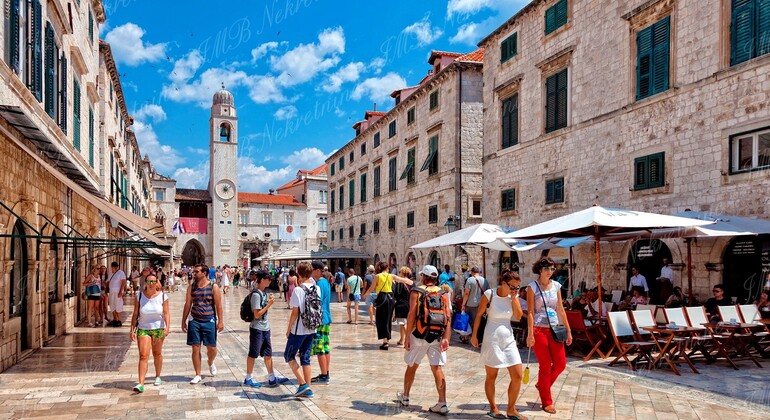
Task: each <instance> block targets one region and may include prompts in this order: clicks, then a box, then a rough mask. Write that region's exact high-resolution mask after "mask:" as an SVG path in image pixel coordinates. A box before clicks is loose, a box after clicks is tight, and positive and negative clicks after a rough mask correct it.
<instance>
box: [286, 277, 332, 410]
mask: <svg viewBox="0 0 770 420" xmlns="http://www.w3.org/2000/svg"><path fill="white" fill-rule="evenodd" d="M318 265H319V266H320V267H317V266H316V262H314V263H313V265H312V266H311V265H310V264H309V263H300V264H299V265H298V266H297V274H298V275H299V283H300V285H299V286H297V287H296V288H295V289H294V293H293V294H292V295H291V299H290V301H289V305H290V306H291V315H290V316H289V324H288V330H287V331H286V338H287V340H286V349H285V350H284V352H283V358H284V360H285V361H286V363H288V364H289V367H290V368H291V370H292V372H293V373H294V376H295V377H296V378H297V383H298V384H299V387H298V388H297V392H295V393H294V396H295V397H302V396H304V397H312V396H313V391H312V390H311V389H310V385H309V384H308V382H309V380H310V378H311V376H310V347H311V345H312V344H313V338H315V333H316V329H317V328H318V327H320V326H321V323H322V317H323V309H322V307H321V297H320V293H319V290H318V286H316V284H315V283H314V282H313V278H320V275H321V271H322V269H323V264H320V263H318ZM311 276H312V278H311ZM297 354H299V363H297V360H296V357H297Z"/></svg>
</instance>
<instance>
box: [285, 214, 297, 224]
mask: <svg viewBox="0 0 770 420" xmlns="http://www.w3.org/2000/svg"><path fill="white" fill-rule="evenodd" d="M283 220H284V223H283V224H285V225H293V224H294V213H286V214H284V215H283Z"/></svg>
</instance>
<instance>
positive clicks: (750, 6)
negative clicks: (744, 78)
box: [730, 0, 755, 65]
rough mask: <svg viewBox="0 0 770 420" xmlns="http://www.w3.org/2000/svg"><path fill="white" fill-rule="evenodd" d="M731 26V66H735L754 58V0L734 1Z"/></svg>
mask: <svg viewBox="0 0 770 420" xmlns="http://www.w3.org/2000/svg"><path fill="white" fill-rule="evenodd" d="M730 26H731V29H730V38H731V39H730V41H731V42H730V43H731V46H730V47H731V48H730V49H731V52H730V64H731V65H735V64H738V63H742V62H744V61H746V60H749V59H751V58H752V57H753V53H754V38H755V28H754V0H733V11H732V18H731V20H730Z"/></svg>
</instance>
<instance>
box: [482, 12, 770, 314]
mask: <svg viewBox="0 0 770 420" xmlns="http://www.w3.org/2000/svg"><path fill="white" fill-rule="evenodd" d="M769 14H770V5H768V4H767V2H761V1H754V0H746V1H727V0H720V1H706V2H689V1H681V0H657V1H656V0H622V1H615V2H613V3H612V7H608V6H607V5H606V4H604V3H603V2H578V1H574V0H535V1H532V2H530V3H529V4H528V5H526V6H524V7H523V8H522V9H521V11H519V12H518V13H517V14H516V15H514V16H513V17H511V18H510V19H509V20H508V21H507V22H505V23H504V24H503V25H502V26H500V27H499V28H497V29H495V30H494V31H493V32H492V33H491V34H489V35H488V36H487V37H486V38H484V39H483V40H482V41H481V42H480V43H479V46H480V47H483V48H485V54H484V104H485V113H484V138H485V141H484V158H483V161H484V188H483V189H484V192H485V194H486V196H485V200H484V205H483V212H484V218H485V221H487V222H490V223H500V224H504V225H508V226H511V227H515V228H522V227H526V226H529V225H532V224H535V223H539V222H542V221H545V220H548V219H552V218H554V217H557V216H561V215H564V214H566V213H570V212H573V211H577V210H580V209H583V208H586V207H588V206H591V205H592V204H594V203H596V204H600V205H603V206H606V207H620V208H627V209H635V210H643V211H652V212H657V213H664V214H674V213H677V212H681V211H684V210H686V209H691V210H693V211H703V212H713V213H716V214H724V215H733V216H746V217H764V218H767V215H768V214H770V198H768V197H770V196H768V194H767V193H766V192H767V190H768V186H770V171H768V170H767V169H770V109H768V107H767V98H768V92H769V91H770V78H768V75H769V74H770V55H767V54H766V53H767V52H768V51H770V49H768V48H767V42H766V41H767V39H768V36H769V35H770V32H768V30H767V29H765V26H761V25H760V26H755V25H754V22H756V21H757V19H758V18H759V17H760V16H764V17H766V16H768V15H769ZM685 249H686V246H685V244H684V242H683V240H681V239H670V240H668V239H667V240H663V241H652V242H650V241H636V242H634V241H631V242H628V243H622V244H613V245H609V244H608V245H606V246H603V257H604V261H603V264H602V267H603V268H604V270H603V273H602V277H603V281H604V285H605V287H607V288H610V289H618V288H621V289H625V288H626V285H627V281H628V278H629V269H630V266H631V265H637V266H639V268H640V271H641V272H642V274H644V275H645V276H646V278H647V279H648V281H651V282H652V281H654V279H655V278H656V277H658V275H659V273H660V267H661V260H662V258H664V257H666V258H672V259H673V262H674V264H673V267H674V269H675V275H674V277H675V279H674V284H675V285H677V286H678V285H680V284H683V283H684V284H686V282H684V281H683V279H684V278H685V271H686V270H685V267H684V262H685V258H686V257H685ZM574 251H575V261H576V268H575V276H574V278H573V285H577V283H578V282H579V281H585V282H586V283H587V284H588V285H589V286H591V285H595V283H596V282H595V269H594V262H593V261H594V255H593V248H592V247H591V246H578V247H576V248H575V250H574ZM768 255H770V238H768V237H767V236H759V237H748V238H747V237H744V238H722V239H704V238H699V239H698V240H697V241H696V243H693V263H692V268H693V271H694V279H695V284H694V290H695V292H696V293H697V295H699V297H700V298H701V299H705V298H707V297H710V296H711V287H712V286H713V285H714V284H717V283H724V284H725V286H726V288H727V294H728V295H729V296H733V297H736V298H738V299H739V300H746V299H750V298H752V297H754V296H756V295H757V293H758V290H760V289H761V287H762V283H764V282H763V281H760V280H761V279H760V275H761V274H762V270H767V268H768V264H770V257H768ZM539 256H540V254H538V253H536V252H531V251H530V252H526V253H522V254H520V255H516V254H513V255H510V254H505V255H500V256H499V257H498V258H496V260H497V261H495V263H496V264H497V266H498V269H499V268H500V267H501V266H503V265H505V264H510V263H515V262H516V261H517V260H518V261H519V263H521V265H523V267H524V268H523V269H522V273H524V278H532V277H533V275H532V274H531V271H530V267H531V263H532V262H533V261H534V260H535V259H536V258H538V257H539ZM762 277H763V276H762Z"/></svg>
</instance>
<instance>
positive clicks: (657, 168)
mask: <svg viewBox="0 0 770 420" xmlns="http://www.w3.org/2000/svg"><path fill="white" fill-rule="evenodd" d="M663 158H664V155H663V153H656V154H654V155H650V156H649V158H648V160H647V162H648V163H647V168H648V170H649V175H648V179H649V183H648V186H649V188H655V187H662V186H663V185H665V184H666V177H665V161H664V159H663Z"/></svg>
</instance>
